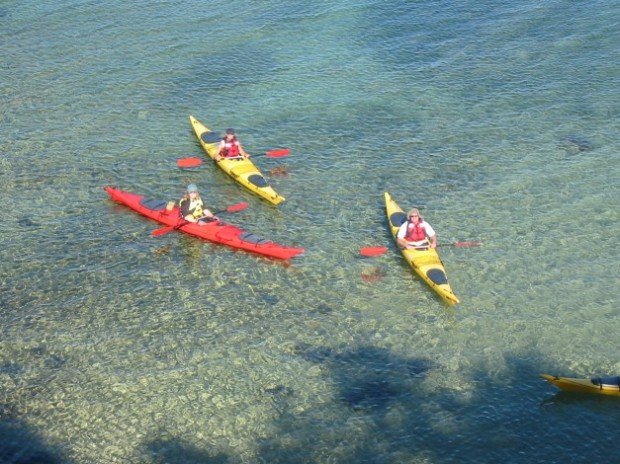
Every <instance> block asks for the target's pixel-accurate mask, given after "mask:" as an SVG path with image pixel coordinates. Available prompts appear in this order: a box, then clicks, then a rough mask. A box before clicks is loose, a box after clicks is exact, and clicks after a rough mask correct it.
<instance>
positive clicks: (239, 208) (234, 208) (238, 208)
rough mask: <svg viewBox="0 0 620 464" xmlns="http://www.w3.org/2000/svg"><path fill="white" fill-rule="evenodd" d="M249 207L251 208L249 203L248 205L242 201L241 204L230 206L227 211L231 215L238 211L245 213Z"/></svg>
mask: <svg viewBox="0 0 620 464" xmlns="http://www.w3.org/2000/svg"><path fill="white" fill-rule="evenodd" d="M248 206H249V204H248V203H246V202H245V201H242V202H241V203H237V204H236V205H230V206H229V207H228V208H226V211H227V212H229V213H236V212H238V211H243V210H244V209H246V208H247V207H248Z"/></svg>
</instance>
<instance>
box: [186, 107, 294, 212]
mask: <svg viewBox="0 0 620 464" xmlns="http://www.w3.org/2000/svg"><path fill="white" fill-rule="evenodd" d="M189 121H190V122H191V124H192V128H193V129H194V132H195V134H196V137H198V140H199V141H200V145H202V148H204V150H205V152H207V155H209V157H210V158H211V159H212V160H214V161H215V157H216V156H217V153H218V152H219V150H220V141H221V140H222V137H221V136H220V135H219V134H217V133H215V132H212V131H211V130H210V129H209V128H208V127H207V126H205V125H204V124H203V123H201V122H200V121H199V120H198V119H196V118H195V117H193V116H190V117H189ZM216 164H217V165H218V166H219V167H220V169H222V171H224V172H225V173H226V174H228V175H229V176H230V177H232V178H233V179H235V180H236V181H237V182H239V183H240V184H241V185H243V186H244V187H245V188H247V189H248V190H250V191H251V192H253V193H255V194H256V195H258V196H259V197H261V198H264V199H265V200H267V201H269V202H270V203H273V204H274V205H279V204H280V203H282V202H283V201H284V197H283V196H281V195H279V194H278V193H277V192H276V191H275V190H274V189H273V188H272V187H271V186H270V185H269V184H268V183H267V181H266V180H265V177H264V176H263V174H262V173H261V172H260V171H259V170H258V168H257V167H256V165H255V164H254V163H253V162H252V161H250V160H249V159H244V158H232V159H222V160H221V161H219V162H217V163H216Z"/></svg>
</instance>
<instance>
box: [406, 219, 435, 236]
mask: <svg viewBox="0 0 620 464" xmlns="http://www.w3.org/2000/svg"><path fill="white" fill-rule="evenodd" d="M408 224H409V221H405V222H403V224H402V225H401V226H400V228H399V229H398V233H397V234H396V237H398V238H405V236H406V235H407V225H408ZM420 226H421V227H422V228H423V229H424V232H425V233H426V236H427V237H432V236H433V235H435V230H434V229H433V228H432V227H431V225H430V224H429V223H428V222H426V221H422V223H421V224H420Z"/></svg>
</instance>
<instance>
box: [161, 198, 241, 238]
mask: <svg viewBox="0 0 620 464" xmlns="http://www.w3.org/2000/svg"><path fill="white" fill-rule="evenodd" d="M247 207H248V203H246V202H245V201H242V202H240V203H237V204H234V205H230V206H229V207H228V208H226V209H223V210H221V211H215V212H214V213H213V215H214V216H216V215H218V214H221V213H236V212H238V211H243V210H244V209H246V208H247ZM189 223H190V222H189V221H186V220H185V219H180V220H179V222H178V223H176V224H175V225H173V226H166V227H162V228H160V229H155V230H154V231H153V232H151V235H152V236H153V237H160V236H162V235H165V234H167V233H168V232H172V231H173V230H177V229H179V228H181V227H183V226H184V225H185V224H189Z"/></svg>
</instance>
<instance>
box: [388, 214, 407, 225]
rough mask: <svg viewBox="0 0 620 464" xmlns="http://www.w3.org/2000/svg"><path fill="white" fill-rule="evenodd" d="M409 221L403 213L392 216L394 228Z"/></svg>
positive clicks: (391, 221)
mask: <svg viewBox="0 0 620 464" xmlns="http://www.w3.org/2000/svg"><path fill="white" fill-rule="evenodd" d="M406 220H407V215H406V214H405V213H403V212H400V213H392V215H391V216H390V223H392V226H393V227H400V226H402V225H403V224H404V223H405V221H406Z"/></svg>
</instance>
